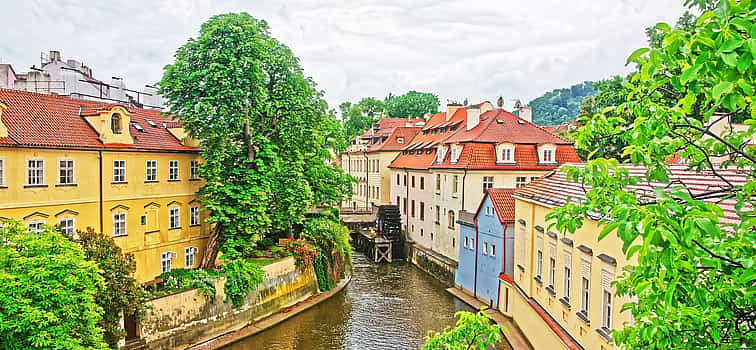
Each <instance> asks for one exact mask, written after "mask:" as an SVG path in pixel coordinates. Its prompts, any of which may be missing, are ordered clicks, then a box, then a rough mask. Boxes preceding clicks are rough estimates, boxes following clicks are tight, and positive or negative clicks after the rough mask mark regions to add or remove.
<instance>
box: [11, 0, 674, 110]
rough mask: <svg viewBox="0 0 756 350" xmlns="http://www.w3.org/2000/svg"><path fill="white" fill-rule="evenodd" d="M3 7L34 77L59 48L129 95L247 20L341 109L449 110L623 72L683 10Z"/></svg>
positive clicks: (16, 53)
mask: <svg viewBox="0 0 756 350" xmlns="http://www.w3.org/2000/svg"><path fill="white" fill-rule="evenodd" d="M3 9H4V10H5V12H6V16H4V20H5V23H4V28H5V29H4V31H3V35H2V37H3V40H2V42H0V61H2V62H3V63H6V62H7V63H12V64H13V65H14V67H15V68H16V70H17V71H26V70H27V68H28V67H29V66H31V65H32V64H37V65H38V64H39V53H40V52H41V51H47V50H50V49H58V50H61V51H62V54H63V57H64V58H75V59H81V60H83V61H84V62H85V63H86V64H88V65H90V66H91V67H92V68H93V69H94V73H95V76H97V77H99V78H100V79H103V80H106V81H107V80H109V78H110V77H111V76H119V77H125V78H126V83H127V85H128V86H129V87H130V88H139V87H141V86H143V85H144V84H148V83H154V82H156V81H158V80H159V79H160V77H161V75H162V68H163V66H165V65H166V64H167V63H170V62H171V60H172V55H173V53H174V52H175V50H176V48H178V47H179V46H180V45H181V44H183V43H184V42H185V41H186V40H187V39H188V38H189V37H192V36H195V35H196V34H197V32H198V30H199V27H200V25H201V24H202V22H204V21H205V20H207V19H208V18H209V17H210V16H212V15H215V14H220V13H226V12H231V11H246V12H249V13H251V14H252V15H253V16H255V17H258V18H263V19H265V20H267V21H268V23H269V24H270V26H271V31H272V33H273V34H274V35H275V36H276V37H277V38H278V39H279V40H281V41H282V42H284V43H286V44H287V45H289V46H290V47H291V48H292V50H293V51H294V53H295V54H296V55H297V56H298V57H299V58H300V59H301V63H302V66H303V68H304V69H305V72H306V74H308V75H310V76H312V77H313V78H314V79H315V81H317V82H318V84H319V87H320V88H321V89H323V90H325V91H326V97H327V99H328V101H329V103H330V104H331V105H332V106H336V105H337V104H338V103H340V102H341V101H344V100H355V99H358V98H360V97H363V96H378V97H383V96H385V95H386V94H388V93H389V92H393V93H403V92H405V91H407V90H411V89H415V90H423V91H431V92H434V93H436V94H438V95H439V97H440V98H441V100H442V101H444V100H446V99H447V98H451V99H458V100H462V99H464V98H469V99H470V101H478V100H484V99H487V100H495V98H496V97H497V96H499V95H503V96H504V97H505V98H507V99H514V98H519V99H521V100H523V101H529V100H530V99H532V98H534V97H537V96H538V95H540V94H542V93H544V92H545V91H549V90H552V89H554V88H561V87H566V86H569V85H571V84H574V83H577V82H581V81H583V80H596V79H601V78H604V77H607V76H610V75H613V74H620V73H623V72H625V71H626V70H627V68H626V67H624V61H625V57H627V55H628V54H629V53H630V52H632V51H633V50H634V49H635V48H637V47H640V46H642V45H644V44H645V36H644V34H643V30H644V28H646V27H649V26H652V25H653V24H655V23H657V22H659V21H665V22H674V21H675V20H676V18H677V17H678V16H679V15H680V14H681V13H682V12H683V10H684V9H683V6H682V1H681V0H676V1H673V0H655V1H652V0H633V1H629V0H602V1H593V0H573V1H533V0H530V1H525V0H498V1H497V0H486V1H483V0H480V1H463V0H387V1H369V0H328V1H326V0H323V1H316V0H290V1H285V2H279V1H259V0H257V1H252V0H249V1H241V0H232V1H223V2H218V1H212V0H164V1H149V0H133V1H127V2H110V1H70V0H65V1H60V0H59V1H41V0H37V1H9V3H6V4H4V5H3ZM7 14H10V15H7Z"/></svg>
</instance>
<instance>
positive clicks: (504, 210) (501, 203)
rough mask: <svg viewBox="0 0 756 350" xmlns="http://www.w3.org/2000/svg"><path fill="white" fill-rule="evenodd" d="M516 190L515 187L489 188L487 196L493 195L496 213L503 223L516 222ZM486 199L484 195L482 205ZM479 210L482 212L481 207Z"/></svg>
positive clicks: (492, 200)
mask: <svg viewBox="0 0 756 350" xmlns="http://www.w3.org/2000/svg"><path fill="white" fill-rule="evenodd" d="M514 191H515V189H514V188H489V189H488V191H487V196H488V197H491V203H493V206H494V209H496V215H497V216H498V217H499V221H500V222H501V223H502V224H511V223H514V220H515V200H514V197H512V193H514ZM485 200H486V198H485V197H483V201H481V202H480V204H481V206H482V205H483V202H484V201H485ZM478 212H480V207H479V208H478Z"/></svg>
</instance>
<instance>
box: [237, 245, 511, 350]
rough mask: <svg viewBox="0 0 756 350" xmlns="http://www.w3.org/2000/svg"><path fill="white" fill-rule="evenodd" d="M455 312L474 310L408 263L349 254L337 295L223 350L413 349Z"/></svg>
mask: <svg viewBox="0 0 756 350" xmlns="http://www.w3.org/2000/svg"><path fill="white" fill-rule="evenodd" d="M459 310H465V311H474V310H473V309H472V308H470V307H469V306H467V305H466V304H464V303H462V302H461V301H459V300H457V299H456V298H454V297H453V296H452V295H451V294H449V293H447V292H446V291H445V288H444V285H442V284H441V283H439V282H438V281H436V280H435V279H433V278H432V277H430V276H429V275H427V274H426V273H425V272H423V271H421V270H420V269H418V268H417V267H415V266H414V265H412V264H408V263H403V262H402V263H394V264H390V265H387V264H382V265H376V264H373V263H371V262H370V261H369V260H368V259H367V258H365V256H364V255H362V254H360V253H357V252H355V253H354V274H353V276H352V281H351V283H350V284H349V285H347V286H346V287H345V288H344V289H343V290H342V291H340V292H339V293H338V294H336V295H334V296H333V297H331V298H330V299H328V300H326V301H324V302H322V303H320V304H318V305H316V306H314V307H313V308H311V309H309V310H307V311H304V312H303V313H301V314H299V315H297V316H294V317H292V318H290V319H289V320H287V321H284V322H283V323H281V324H279V325H277V326H275V327H273V328H270V329H268V330H266V331H264V332H261V333H259V334H257V335H254V336H252V337H249V338H246V339H243V340H240V341H239V342H237V343H234V344H231V345H229V346H227V347H225V348H224V350H251V349H255V350H257V349H265V350H295V349H296V350H311V349H312V350H325V349H333V350H340V349H360V350H362V349H392V350H393V349H419V348H420V346H421V345H422V343H423V337H424V336H425V335H426V334H427V331H428V330H434V331H441V330H442V329H444V327H446V326H447V325H453V324H454V322H455V319H454V312H456V311H459ZM499 349H509V347H507V346H506V345H502V346H500V347H499Z"/></svg>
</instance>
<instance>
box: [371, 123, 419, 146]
mask: <svg viewBox="0 0 756 350" xmlns="http://www.w3.org/2000/svg"><path fill="white" fill-rule="evenodd" d="M418 131H420V127H397V128H394V129H393V130H392V131H391V133H390V134H389V135H388V137H387V138H386V139H385V141H384V140H383V139H382V138H381V139H380V141H379V142H377V143H374V144H371V145H370V147H369V148H368V149H367V152H377V151H399V150H401V149H402V148H404V147H406V145H407V143H408V142H409V141H410V140H412V138H413V137H415V134H417V132H418ZM400 138H401V139H403V140H404V141H402V143H399V139H400Z"/></svg>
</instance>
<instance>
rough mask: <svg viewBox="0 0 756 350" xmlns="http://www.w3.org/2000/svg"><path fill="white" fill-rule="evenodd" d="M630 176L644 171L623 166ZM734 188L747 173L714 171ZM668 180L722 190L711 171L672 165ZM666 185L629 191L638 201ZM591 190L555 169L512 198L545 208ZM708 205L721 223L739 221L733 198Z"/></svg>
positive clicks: (644, 185)
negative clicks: (713, 206)
mask: <svg viewBox="0 0 756 350" xmlns="http://www.w3.org/2000/svg"><path fill="white" fill-rule="evenodd" d="M626 167H627V168H628V170H629V171H630V175H632V176H637V177H640V178H641V179H645V172H646V169H645V168H644V167H639V166H626ZM717 172H718V173H719V174H720V175H722V176H724V177H725V178H726V179H727V180H728V181H730V182H731V183H732V184H733V185H735V186H740V185H744V184H745V183H746V181H747V178H748V176H749V174H748V173H747V172H746V171H742V170H736V169H732V168H730V169H720V170H718V171H717ZM669 180H670V182H673V183H678V184H682V185H683V186H685V187H687V189H688V190H689V191H690V192H691V194H693V195H695V194H700V193H705V192H708V191H712V190H716V189H719V188H722V187H723V185H724V183H723V182H722V180H720V179H719V178H717V177H716V176H714V175H713V174H712V173H711V172H702V173H696V172H694V171H691V170H688V167H687V166H685V165H672V166H670V168H669ZM667 186H668V184H664V183H658V182H652V183H649V182H647V181H645V180H642V181H641V182H640V183H638V184H637V185H633V186H629V189H631V190H633V191H634V192H635V193H636V196H638V198H639V199H640V198H654V192H653V189H654V188H655V187H664V188H666V187H667ZM588 190H590V186H586V187H585V190H584V189H583V186H581V185H580V184H579V183H575V182H571V181H569V180H567V178H566V175H565V173H563V172H561V171H559V170H556V171H553V172H551V173H549V174H547V175H545V176H544V177H542V178H540V179H538V180H535V181H533V182H531V183H529V184H528V185H526V186H525V187H522V188H520V189H518V190H517V191H515V193H514V197H515V198H520V199H526V200H529V201H534V202H537V203H540V204H542V205H545V206H561V205H564V204H566V203H567V200H568V199H571V200H582V199H585V192H586V191H588ZM707 201H709V202H711V203H717V204H718V205H719V206H720V207H721V208H722V210H723V211H724V214H725V215H724V218H723V219H722V220H721V221H722V222H723V223H737V222H738V221H739V220H740V219H739V217H738V215H737V212H736V211H735V202H736V200H735V199H725V200H723V201H722V198H711V199H707Z"/></svg>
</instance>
